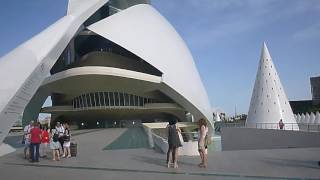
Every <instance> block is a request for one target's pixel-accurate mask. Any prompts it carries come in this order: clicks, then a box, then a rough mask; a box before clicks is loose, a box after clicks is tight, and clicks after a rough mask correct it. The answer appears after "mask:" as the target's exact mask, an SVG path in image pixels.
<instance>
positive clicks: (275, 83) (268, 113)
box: [246, 43, 299, 129]
mask: <svg viewBox="0 0 320 180" xmlns="http://www.w3.org/2000/svg"><path fill="white" fill-rule="evenodd" d="M280 119H282V120H283V122H284V123H285V124H286V125H287V126H285V127H288V126H289V127H290V129H292V128H293V129H299V127H298V125H297V122H296V119H295V118H294V115H293V112H292V109H291V107H290V104H289V101H288V98H287V96H286V94H285V92H284V89H283V86H282V84H281V81H280V78H279V76H278V73H277V71H276V68H275V66H274V64H273V61H272V58H271V56H270V54H269V51H268V48H267V46H266V44H265V43H263V47H262V52H261V57H260V62H259V66H258V72H257V76H256V81H255V84H254V88H253V92H252V97H251V102H250V108H249V113H248V117H247V120H246V126H247V127H252V128H265V129H277V128H278V123H279V120H280Z"/></svg>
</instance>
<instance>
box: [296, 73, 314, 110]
mask: <svg viewBox="0 0 320 180" xmlns="http://www.w3.org/2000/svg"><path fill="white" fill-rule="evenodd" d="M310 84H311V94H312V100H300V101H290V105H291V108H292V111H293V113H294V114H298V113H299V114H301V113H306V112H316V111H320V76H318V77H311V78H310Z"/></svg>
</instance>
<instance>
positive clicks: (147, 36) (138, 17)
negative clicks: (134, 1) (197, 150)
mask: <svg viewBox="0 0 320 180" xmlns="http://www.w3.org/2000/svg"><path fill="white" fill-rule="evenodd" d="M88 29H90V30H91V31H93V32H95V33H97V34H99V35H101V36H103V37H105V38H106V39H109V40H111V41H113V42H114V43H116V44H118V45H120V46H122V47H123V48H125V49H127V50H129V51H130V52H132V53H134V54H135V55H137V56H139V57H140V58H142V59H143V60H145V61H147V62H148V63H150V64H151V65H153V66H154V67H156V68H157V69H159V70H160V71H161V72H162V73H163V75H162V82H163V83H164V84H166V85H168V86H169V87H170V88H172V89H174V90H175V91H176V92H178V93H179V94H180V95H181V96H182V97H183V98H184V99H185V100H187V102H186V101H183V100H181V101H180V102H179V103H180V104H182V106H184V107H185V108H186V109H188V110H190V112H192V113H193V115H194V116H195V118H196V119H199V118H205V119H207V120H209V121H210V123H212V114H211V110H210V109H211V108H210V103H209V101H208V96H207V93H206V90H205V88H204V86H203V84H202V81H201V79H200V76H199V73H198V71H197V69H196V66H195V64H194V61H193V57H192V55H191V53H190V51H189V49H188V48H187V46H186V44H185V43H184V41H183V40H182V38H181V37H180V36H179V34H178V33H177V32H176V31H175V29H174V28H173V27H172V26H171V25H170V24H169V23H168V22H167V20H166V19H165V18H163V17H162V16H161V15H160V14H159V13H158V12H157V11H156V10H155V9H154V8H153V7H152V6H150V5H148V4H139V5H135V6H132V7H130V8H128V9H126V10H123V11H121V12H119V13H117V14H114V15H112V16H111V17H108V18H105V19H103V20H101V21H99V22H97V23H95V24H92V25H91V26H89V27H88ZM124 29H130V30H128V31H123V30H124ZM119 32H121V33H119ZM168 95H169V96H170V93H169V92H168ZM172 96H173V95H172ZM172 96H171V98H174V97H172Z"/></svg>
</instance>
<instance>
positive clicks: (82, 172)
mask: <svg viewBox="0 0 320 180" xmlns="http://www.w3.org/2000/svg"><path fill="white" fill-rule="evenodd" d="M126 131H127V129H101V130H96V131H87V132H84V133H81V132H77V134H78V135H77V136H74V137H73V138H74V139H75V141H76V142H77V143H78V156H77V157H75V158H70V159H62V160H61V161H52V160H51V159H41V160H40V163H29V162H28V161H26V160H24V159H23V149H22V148H19V149H17V151H16V152H14V153H11V154H8V155H6V156H3V157H1V158H0V177H1V179H40V180H41V179H45V180H51V179H52V180H57V179H77V180H85V179H92V180H96V179H119V180H125V179H145V180H147V179H154V180H157V179H159V180H160V179H161V180H163V179H186V180H188V179H190V180H191V179H197V180H198V179H199V180H202V179H231V180H232V179H236V180H238V179H320V168H319V167H318V165H317V161H318V160H320V148H306V149H278V150H250V151H226V152H213V153H211V154H210V155H209V167H208V168H207V169H201V168H198V167H197V164H198V163H199V157H187V156H183V157H180V158H179V169H168V168H166V166H165V155H164V154H161V153H158V152H155V151H154V150H153V149H148V148H139V149H116V150H104V148H105V147H107V146H108V145H109V144H111V143H112V142H114V141H115V140H118V141H119V138H120V137H121V136H122V135H123V134H124V133H126ZM122 139H123V138H122ZM128 144H130V142H128Z"/></svg>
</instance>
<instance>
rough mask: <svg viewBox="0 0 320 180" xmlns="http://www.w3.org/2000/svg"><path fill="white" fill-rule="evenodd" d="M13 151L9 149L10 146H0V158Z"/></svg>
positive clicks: (13, 149) (11, 148) (3, 144)
mask: <svg viewBox="0 0 320 180" xmlns="http://www.w3.org/2000/svg"><path fill="white" fill-rule="evenodd" d="M14 151H16V149H15V148H13V147H11V146H10V145H8V144H5V143H2V144H0V157H1V156H4V155H6V154H9V153H12V152H14Z"/></svg>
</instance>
